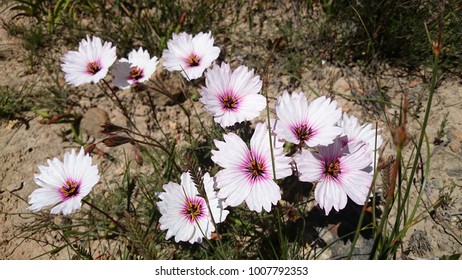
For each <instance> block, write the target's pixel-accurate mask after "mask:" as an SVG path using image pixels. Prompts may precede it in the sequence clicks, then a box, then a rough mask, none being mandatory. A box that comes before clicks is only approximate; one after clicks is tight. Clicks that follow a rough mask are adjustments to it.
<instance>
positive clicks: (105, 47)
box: [61, 36, 117, 86]
mask: <svg viewBox="0 0 462 280" xmlns="http://www.w3.org/2000/svg"><path fill="white" fill-rule="evenodd" d="M116 59H117V56H116V47H112V43H111V42H104V44H103V43H102V42H101V39H100V38H98V37H96V36H93V38H91V39H90V36H87V39H86V40H85V39H82V41H80V44H79V50H78V51H69V52H67V53H66V54H65V55H64V56H63V57H62V58H61V61H62V62H63V63H62V64H61V69H62V70H63V72H64V73H65V76H64V78H65V80H66V82H67V83H69V84H73V85H75V86H80V85H82V84H85V83H91V82H93V83H97V82H98V81H99V80H101V79H104V77H106V75H107V72H108V70H109V67H110V66H111V65H112V64H113V63H114V61H115V60H116Z"/></svg>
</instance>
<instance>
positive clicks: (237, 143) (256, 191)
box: [212, 123, 292, 212]
mask: <svg viewBox="0 0 462 280" xmlns="http://www.w3.org/2000/svg"><path fill="white" fill-rule="evenodd" d="M224 140H225V141H224V142H223V141H218V140H215V146H217V148H218V150H217V151H215V150H212V160H213V161H214V162H215V163H216V164H218V165H219V166H221V167H222V168H224V169H223V170H220V171H219V172H218V173H217V175H216V176H215V177H216V178H217V184H218V185H217V187H218V188H219V189H220V190H219V191H218V198H222V199H226V200H225V202H226V204H228V205H230V206H237V205H239V204H241V203H242V202H243V201H245V202H246V204H247V206H248V207H249V209H250V210H252V211H257V212H261V211H262V208H263V209H265V210H266V211H267V212H270V211H271V205H272V204H274V205H276V204H277V202H278V201H279V200H280V199H281V193H280V188H279V186H278V185H277V184H276V183H275V182H274V180H273V165H272V161H271V151H270V141H269V135H268V129H267V127H266V125H265V124H262V123H259V124H257V126H256V128H255V132H254V134H253V136H252V138H251V139H250V149H249V148H248V147H247V145H246V144H245V142H244V141H243V140H242V139H241V138H240V137H239V136H237V135H236V134H234V133H228V134H225V135H224ZM274 140H275V139H274V137H272V139H271V141H272V142H273V143H274V147H273V155H274V165H275V173H276V178H275V179H282V178H285V177H287V176H290V175H291V174H292V167H291V165H290V162H291V161H292V159H291V158H289V157H286V156H285V155H284V150H283V148H282V143H281V142H278V141H274Z"/></svg>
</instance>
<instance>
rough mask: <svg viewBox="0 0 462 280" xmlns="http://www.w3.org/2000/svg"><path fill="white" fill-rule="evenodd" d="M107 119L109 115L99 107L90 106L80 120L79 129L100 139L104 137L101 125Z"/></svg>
mask: <svg viewBox="0 0 462 280" xmlns="http://www.w3.org/2000/svg"><path fill="white" fill-rule="evenodd" d="M108 121H109V115H108V113H107V112H106V111H104V110H103V109H100V108H90V109H88V111H87V112H86V113H85V114H84V115H83V118H82V120H81V122H80V129H81V131H82V132H83V133H85V134H87V135H88V136H91V137H94V138H96V139H102V138H104V137H105V135H104V134H103V133H101V130H102V128H101V126H102V125H103V124H104V123H105V122H108Z"/></svg>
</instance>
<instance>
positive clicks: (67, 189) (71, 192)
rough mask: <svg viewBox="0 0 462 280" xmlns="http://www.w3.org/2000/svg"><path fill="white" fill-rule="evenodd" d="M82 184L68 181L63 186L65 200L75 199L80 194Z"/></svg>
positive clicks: (62, 191)
mask: <svg viewBox="0 0 462 280" xmlns="http://www.w3.org/2000/svg"><path fill="white" fill-rule="evenodd" d="M79 190H80V184H79V183H78V182H75V181H73V180H70V179H67V180H66V183H65V184H64V185H63V186H61V193H62V194H63V196H64V197H65V198H69V197H73V196H76V195H77V194H79Z"/></svg>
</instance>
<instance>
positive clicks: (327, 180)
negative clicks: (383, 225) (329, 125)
mask: <svg viewBox="0 0 462 280" xmlns="http://www.w3.org/2000/svg"><path fill="white" fill-rule="evenodd" d="M294 160H295V162H296V163H297V169H298V172H299V179H300V181H304V182H315V181H318V183H317V185H316V189H315V191H314V198H315V199H316V201H317V202H318V204H319V206H320V207H321V208H323V209H324V211H325V212H326V215H328V214H329V212H330V210H331V209H332V207H334V209H335V210H337V211H339V210H341V209H343V208H344V207H345V206H346V204H347V201H348V199H347V197H349V198H350V199H351V200H353V201H354V202H355V203H356V204H359V205H363V204H364V202H366V199H367V197H368V196H367V195H368V193H369V188H370V185H371V182H372V175H371V174H370V173H369V172H367V171H366V169H367V168H368V167H370V165H371V156H370V151H368V147H367V144H366V143H365V142H363V141H354V142H350V143H348V144H346V145H345V146H342V142H341V140H340V138H337V139H336V140H335V141H334V143H332V144H330V145H328V146H317V153H311V152H310V151H308V150H306V149H303V150H302V151H301V152H300V153H298V154H297V155H296V156H295V157H294Z"/></svg>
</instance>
